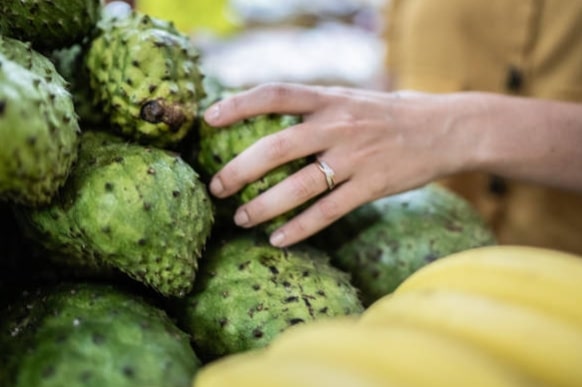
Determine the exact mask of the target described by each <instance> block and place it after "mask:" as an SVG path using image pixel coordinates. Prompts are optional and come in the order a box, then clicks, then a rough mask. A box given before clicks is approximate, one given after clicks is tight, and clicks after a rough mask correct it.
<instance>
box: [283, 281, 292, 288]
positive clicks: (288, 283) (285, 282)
mask: <svg viewBox="0 0 582 387" xmlns="http://www.w3.org/2000/svg"><path fill="white" fill-rule="evenodd" d="M283 286H284V287H286V288H290V287H291V283H290V282H289V281H283Z"/></svg>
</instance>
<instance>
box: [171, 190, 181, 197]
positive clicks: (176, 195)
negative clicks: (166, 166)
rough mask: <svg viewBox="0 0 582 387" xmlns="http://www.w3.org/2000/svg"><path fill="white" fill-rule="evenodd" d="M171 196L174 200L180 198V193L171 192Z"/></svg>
mask: <svg viewBox="0 0 582 387" xmlns="http://www.w3.org/2000/svg"><path fill="white" fill-rule="evenodd" d="M172 196H173V197H175V198H177V197H180V191H172Z"/></svg>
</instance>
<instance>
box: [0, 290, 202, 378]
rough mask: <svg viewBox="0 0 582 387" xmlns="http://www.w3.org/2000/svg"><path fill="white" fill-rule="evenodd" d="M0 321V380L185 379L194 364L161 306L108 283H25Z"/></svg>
mask: <svg viewBox="0 0 582 387" xmlns="http://www.w3.org/2000/svg"><path fill="white" fill-rule="evenodd" d="M0 327H1V329H0V346H1V347H2V353H1V354H0V362H1V364H2V366H1V367H0V384H1V385H2V386H22V387H30V386H70V385H83V386H120V387H122V386H137V385H148V386H162V385H163V386H187V385H188V384H189V383H190V380H191V379H192V377H193V375H194V374H195V373H196V370H197V369H198V367H199V366H200V361H199V360H198V358H197V356H196V354H195V353H194V351H193V350H192V347H191V346H190V343H189V340H188V335H186V334H185V333H184V332H182V331H180V330H179V329H178V328H176V327H175V325H174V323H173V322H172V321H171V319H170V318H169V317H168V315H167V314H166V313H165V312H164V311H163V310H161V309H160V308H159V307H157V306H156V305H155V304H154V303H152V302H151V301H150V300H147V299H146V298H143V297H141V296H137V295H135V294H134V293H132V291H131V290H128V289H123V288H120V287H116V286H112V285H109V284H100V283H83V284H72V283H62V284H59V285H54V286H47V287H40V288H36V289H27V290H26V291H25V292H22V294H21V295H19V296H18V297H17V298H16V299H15V303H14V306H13V307H8V308H6V309H4V310H3V313H2V320H0Z"/></svg>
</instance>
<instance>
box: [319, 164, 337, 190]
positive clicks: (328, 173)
mask: <svg viewBox="0 0 582 387" xmlns="http://www.w3.org/2000/svg"><path fill="white" fill-rule="evenodd" d="M317 167H318V168H319V170H320V171H321V172H322V173H323V175H324V176H325V182H326V183H327V188H328V189H329V190H330V191H331V190H332V189H334V187H335V172H334V170H333V169H332V168H331V167H330V166H329V165H328V164H327V163H326V162H325V161H323V160H319V159H317Z"/></svg>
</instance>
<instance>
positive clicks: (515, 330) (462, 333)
mask: <svg viewBox="0 0 582 387" xmlns="http://www.w3.org/2000/svg"><path fill="white" fill-rule="evenodd" d="M394 323H401V324H411V325H415V326H418V327H421V328H422V329H427V330H430V331H433V332H435V333H437V334H442V335H444V336H445V335H446V336H448V337H452V338H456V339H458V340H461V341H464V342H465V343H467V344H468V345H472V346H474V347H475V348H476V349H478V350H482V351H483V352H484V353H488V354H490V355H491V356H494V357H496V358H497V359H499V360H500V361H503V362H505V363H506V364H508V365H510V366H511V367H512V368H514V369H516V370H518V371H519V372H522V373H524V374H525V375H528V376H529V377H530V378H531V379H532V380H534V381H539V382H540V384H545V385H549V386H555V387H558V386H582V367H580V364H581V363H582V330H580V329H578V328H577V327H576V326H575V325H572V324H568V323H566V322H565V321H563V320H560V319H557V318H555V317H553V316H551V315H549V314H543V313H541V312H538V311H536V310H534V309H531V308H525V307H522V306H519V305H514V304H507V303H504V302H501V301H498V300H494V299H491V298H486V297H482V296H478V295H476V294H469V293H462V292H455V291H451V290H445V289H438V290H437V289H432V290H417V291H409V292H403V293H398V294H392V295H390V296H386V297H383V298H382V299H381V300H379V301H377V302H376V303H375V304H374V305H372V306H371V307H370V308H368V309H367V310H366V311H365V312H364V313H363V314H362V316H361V318H360V320H359V322H358V324H360V325H362V326H369V327H371V326H377V325H380V326H386V327H387V329H388V328H389V327H391V326H392V324H394ZM390 329H391V328H390Z"/></svg>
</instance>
